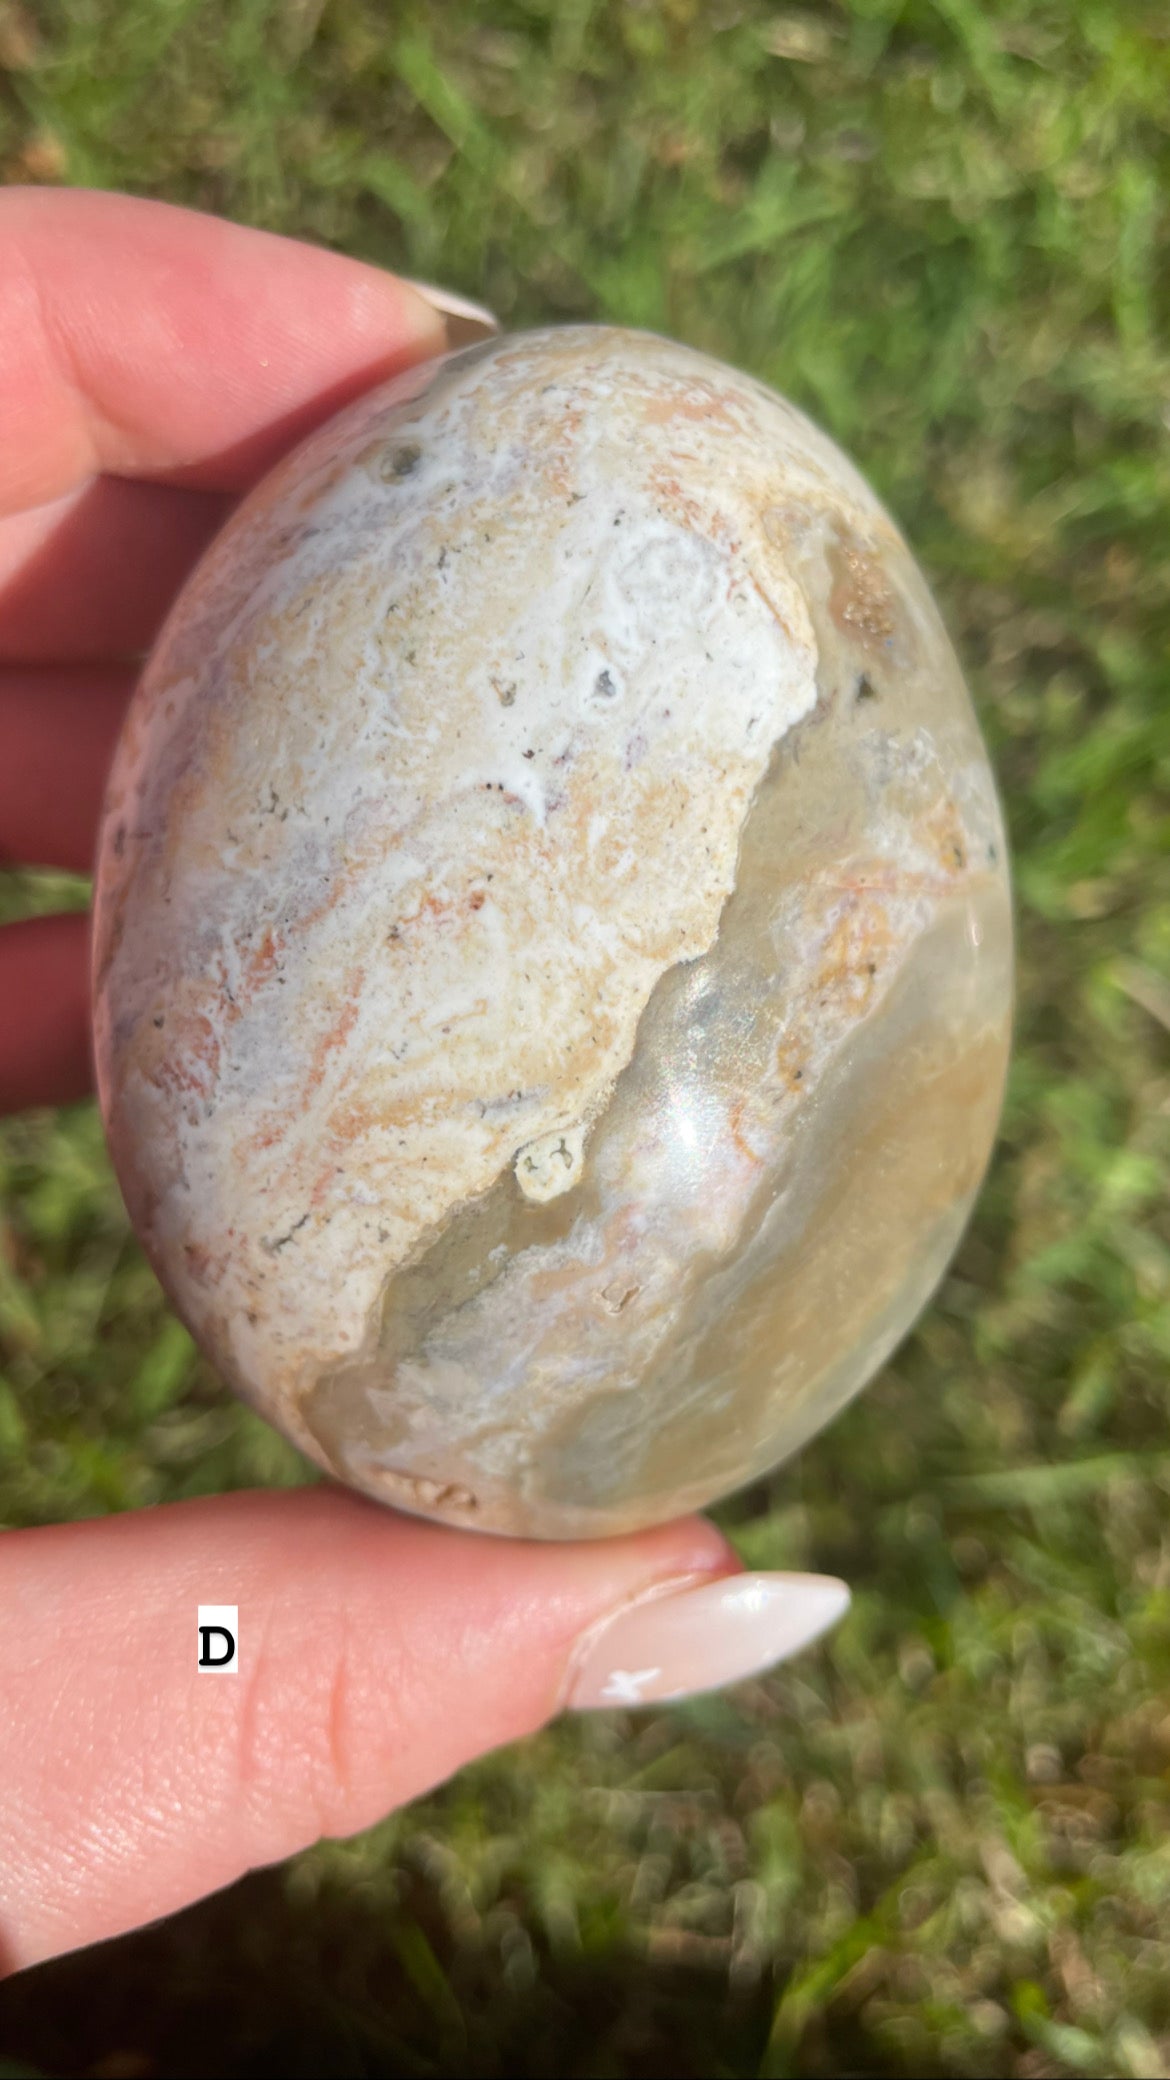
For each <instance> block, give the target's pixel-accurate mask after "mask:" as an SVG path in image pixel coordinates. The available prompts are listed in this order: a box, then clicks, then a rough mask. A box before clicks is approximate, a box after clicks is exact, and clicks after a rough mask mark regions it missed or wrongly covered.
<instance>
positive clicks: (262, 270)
mask: <svg viewBox="0 0 1170 2080" xmlns="http://www.w3.org/2000/svg"><path fill="white" fill-rule="evenodd" d="M445 344H446V331H445V328H444V324H443V320H442V318H441V316H440V315H439V313H438V312H437V311H436V310H435V309H434V307H433V305H431V304H430V303H428V302H427V301H426V300H425V299H424V298H423V297H422V296H420V295H419V294H418V292H417V291H416V290H414V289H412V288H410V287H409V286H408V285H407V284H406V283H404V282H401V281H399V280H398V279H397V278H396V277H395V276H393V275H389V274H385V273H383V272H382V271H381V270H380V269H379V268H375V267H369V266H366V265H365V264H364V263H363V262H360V261H356V260H348V259H345V258H343V257H342V256H341V255H339V254H336V253H330V252H327V251H325V250H323V249H321V248H318V247H314V246H307V245H301V244H299V243H297V242H295V241H293V240H289V239H283V238H277V237H275V236H274V235H273V234H272V233H270V232H262V231H251V230H245V229H244V228H242V227H241V226H239V225H236V224H227V223H224V222H223V221H222V220H221V219H219V218H217V217H207V216H202V215H200V214H198V213H197V212H195V211H191V210H183V209H177V208H174V207H173V206H171V205H170V204H167V203H161V202H149V201H142V200H138V199H135V198H133V197H130V196H126V195H106V194H98V193H91V192H87V191H78V190H73V191H70V190H67V189H66V190H50V189H43V188H11V189H8V190H7V191H5V193H3V194H2V195H0V396H3V398H4V400H5V412H6V417H7V420H8V424H9V425H10V426H12V427H17V428H19V430H20V438H19V440H12V439H9V440H6V441H5V442H4V443H3V444H2V446H0V513H4V512H8V513H11V512H17V511H20V510H21V509H22V508H23V507H26V506H36V505H43V504H45V503H46V502H47V501H48V500H50V499H55V498H60V497H62V496H63V495H64V493H65V492H67V491H69V490H70V489H71V488H72V487H73V486H75V485H77V484H80V483H82V482H84V480H85V479H86V478H88V477H91V476H94V475H96V474H98V473H99V472H100V471H103V470H104V471H107V472H109V473H111V474H113V475H117V476H141V475H148V476H153V477H159V478H166V479H168V480H170V481H172V482H178V483H185V484H194V485H198V486H200V487H201V488H203V489H206V490H213V491H238V490H240V489H241V488H242V487H243V486H244V485H246V484H247V483H249V482H250V481H251V480H252V479H253V478H254V477H255V476H256V475H257V474H258V473H259V472H260V471H261V470H262V469H264V468H265V467H266V465H267V464H269V463H270V462H272V461H273V460H274V459H275V457H276V456H277V455H278V454H280V453H281V452H282V451H283V450H284V449H285V448H287V447H288V446H289V445H290V444H291V442H292V441H293V440H295V439H297V438H298V437H299V436H300V435H301V434H302V433H304V432H307V430H308V429H309V427H310V426H312V425H315V424H317V423H318V422H319V421H320V420H321V419H323V418H325V417H326V416H327V415H328V414H329V412H331V411H333V410H335V409H336V407H337V406H338V405H340V404H341V403H342V402H343V401H344V400H345V399H347V398H349V397H352V396H355V395H356V394H357V393H358V392H359V391H360V390H362V389H364V388H367V387H368V386H369V384H371V383H372V382H374V381H376V380H377V379H378V378H379V377H380V376H383V375H389V374H391V373H392V372H393V371H395V370H397V369H400V368H405V367H407V366H409V365H410V364H411V363H413V362H415V361H418V360H421V359H424V358H425V357H426V356H428V355H432V354H437V353H441V352H442V351H443V349H444V346H445Z"/></svg>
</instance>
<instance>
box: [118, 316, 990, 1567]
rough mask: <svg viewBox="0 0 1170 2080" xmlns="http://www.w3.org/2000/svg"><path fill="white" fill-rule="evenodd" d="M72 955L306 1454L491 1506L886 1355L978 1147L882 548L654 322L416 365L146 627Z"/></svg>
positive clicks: (665, 1494) (226, 1305) (937, 801)
mask: <svg viewBox="0 0 1170 2080" xmlns="http://www.w3.org/2000/svg"><path fill="white" fill-rule="evenodd" d="M95 984H96V987H95V1000H96V1032H97V1052H98V1064H99V1082H100V1090H101V1097H102V1103H103V1107H104V1113H105V1118H106V1122H107V1128H108V1132H109V1137H110V1143H111V1147H112V1150H113V1154H114V1158H115V1161H116V1164H117V1167H118V1172H119V1176H120V1178H121V1181H122V1185H123V1189H124V1192H125V1195H126V1199H127V1202H128V1205H129V1208H130V1211H131V1215H132V1217H133V1219H134V1222H135V1224H136V1226H137V1228H138V1231H139V1233H140V1235H141V1236H142V1239H143V1242H144V1244H145V1246H146V1248H147V1250H148V1251H149V1253H150V1256H151V1258H152V1261H153V1263H154V1265H155V1267H156V1269H157V1271H158V1274H159V1276H160V1278H161V1279H162V1281H163V1283H164V1285H165V1287H166V1289H167V1291H168V1293H169V1294H170V1296H171V1298H172V1300H173V1302H174V1304H175V1306H176V1308H177V1309H178V1311H179V1313H180V1314H181V1315H182V1317H183V1319H184V1320H185V1321H186V1322H187V1323H188V1325H189V1326H190V1328H191V1330H192V1332H193V1334H194V1335H195V1336H196V1337H197V1339H198V1340H199V1341H200V1343H201V1344H202V1345H203V1346H204V1348H205V1349H206V1350H207V1351H208V1353H209V1354H210V1356H211V1358H212V1359H213V1361H214V1362H215V1364H216V1365H217V1366H218V1367H219V1369H220V1370H221V1372H222V1373H223V1375H224V1376H225V1377H226V1378H227V1379H228V1380H229V1381H230V1382H231V1383H232V1384H233V1385H234V1386H235V1387H236V1388H237V1389H238V1391H239V1392H241V1393H242V1394H244V1395H245V1396H246V1397H247V1398H248V1399H249V1400H250V1401H252V1402H254V1403H255V1405H256V1406H257V1407H258V1408H260V1409H262V1410H263V1411H264V1412H265V1413H266V1414H267V1415H268V1416H270V1417H271V1419H272V1420H273V1421H274V1422H276V1423H278V1424H279V1425H280V1427H281V1428H282V1429H283V1430H284V1431H285V1432H286V1433H287V1435H288V1436H290V1437H291V1438H292V1439H293V1440H294V1441H295V1442H296V1443H297V1444H298V1445H299V1446H300V1447H301V1448H302V1450H304V1451H305V1452H307V1453H308V1454H309V1455H310V1456H311V1457H312V1458H314V1459H315V1460H316V1461H317V1462H318V1463H319V1464H320V1465H321V1466H323V1467H325V1468H326V1469H327V1470H329V1471H330V1472H332V1473H334V1474H336V1475H338V1476H339V1477H340V1478H342V1479H343V1480H346V1481H349V1482H351V1483H353V1484H354V1485H355V1486H357V1487H359V1488H362V1489H364V1490H365V1491H366V1492H368V1493H369V1494H371V1495H374V1496H377V1497H379V1498H381V1499H383V1500H385V1501H387V1502H391V1503H395V1504H398V1505H400V1506H402V1507H404V1508H407V1509H411V1510H415V1511H420V1512H422V1513H424V1514H427V1515H431V1516H435V1517H438V1518H441V1519H443V1520H445V1521H448V1522H451V1523H458V1524H464V1525H479V1526H482V1527H483V1528H485V1529H487V1530H494V1531H507V1532H520V1533H526V1534H530V1535H534V1536H539V1537H559V1536H573V1535H594V1534H600V1533H606V1532H613V1531H619V1530H624V1529H627V1528H630V1527H632V1526H636V1525H641V1524H646V1523H650V1522H654V1521H657V1520H659V1519H662V1518H665V1517H667V1516H670V1515H673V1514H674V1513H676V1512H677V1511H679V1510H682V1509H686V1508H690V1507H693V1506H696V1505H702V1504H704V1503H707V1502H709V1501H711V1500H712V1499H713V1498H714V1497H716V1496H718V1495H720V1494H722V1493H724V1492H726V1491H728V1490H730V1489H732V1488H734V1487H736V1486H738V1485H740V1484H741V1483H743V1482H745V1481H747V1480H749V1479H751V1478H753V1477H754V1476H756V1475H758V1474H760V1473H762V1472H763V1471H765V1470H766V1469H767V1468H768V1467H770V1466H771V1465H773V1464H774V1463H776V1461H778V1460H779V1459H781V1458H782V1457H783V1456H784V1455H785V1454H787V1453H789V1452H791V1451H792V1450H794V1449H795V1448H796V1447H797V1446H798V1445H799V1444H800V1443H801V1442H802V1441H803V1440H804V1439H805V1438H806V1437H808V1436H809V1435H810V1433H811V1432H812V1431H814V1430H815V1429H816V1428H818V1427H819V1426H820V1425H821V1424H823V1423H824V1422H826V1421H827V1420H828V1419H829V1417H830V1416H831V1415H832V1414H833V1413H834V1411H835V1410H836V1409H838V1408H839V1407H840V1406H841V1405H842V1404H843V1403H844V1402H845V1401H846V1400H847V1399H848V1397H849V1396H850V1395H852V1394H854V1393H855V1392H856V1391H857V1390H858V1389H859V1388H860V1387H861V1386H862V1385H864V1383H865V1381H866V1380H867V1379H868V1378H869V1377H871V1375H872V1374H873V1372H874V1371H875V1369H876V1368H877V1367H878V1366H879V1365H880V1364H881V1363H882V1361H883V1359H884V1358H885V1357H886V1356H887V1355H888V1353H889V1352H890V1351H891V1349H892V1348H893V1347H894V1345H895V1344H896V1343H897V1342H898V1340H899V1339H900V1338H901V1337H902V1336H903V1335H904V1333H905V1331H906V1330H907V1328H908V1327H909V1325H910V1324H911V1322H912V1321H913V1319H914V1317H915V1315H916V1314H917V1313H918V1312H919V1310H920V1309H921V1308H922V1306H923V1305H924V1304H925V1302H926V1301H927V1299H928V1298H929V1296H930V1294H931V1292H932V1290H933V1289H934V1287H935V1286H936V1284H937V1282H938V1280H939V1278H940V1277H941V1275H942V1273H943V1271H944V1269H945V1267H946V1264H947V1262H948V1260H949V1258H950V1256H951V1254H952V1252H953V1250H954V1248H955V1245H956V1242H957V1240H958V1238H959V1236H960V1233H961V1231H962V1228H963V1225H964V1223H965V1221H966V1219H967V1215H968V1212H969V1210H970V1207H971V1205H972V1202H973V1199H974V1196H975V1193H976V1191H977V1189H978V1186H979V1182H980V1178H981V1176H982V1173H983V1170H984V1167H985V1164H986V1161H987V1158H988V1153H989V1150H990V1147H991V1143H992V1139H993V1135H994V1132H995V1125H996V1120H997V1117H998V1112H999V1106H1000V1100H1001V1093H1002V1086H1003V1078H1004V1069H1005V1062H1006V1057H1007V1050H1008V1041H1009V1027H1010V1008H1011V912H1010V899H1009V889H1008V879H1007V870H1006V859H1005V848H1004V838H1003V831H1002V827H1001V820H1000V814H999V809H998V805H997V802H996V797H995V790H994V787H993V784H992V779H991V775H990V771H989V768H988V763H987V758H986V754H985V752H984V749H983V745H982V743H981V740H980V736H979V732H978V728H977V725H976V722H975V719H974V716H973V713H972V709H971V706H970V702H969V700H968V697H967V694H966V691H965V689H964V686H963V682H962V678H961V675H960V672H959V669H958V666H957V664H956V661H955V657H954V654H953V652H952V650H951V647H950V644H949V643H948V641H947V638H946V635H945V633H944V630H943V628H942V625H941V622H940V620H939V617H938V614H937V612H936V610H935V608H934V606H933V604H932V602H931V599H930V596H929V593H928V591H927V588H926V585H925V583H924V581H923V578H922V576H921V574H920V572H919V571H918V569H917V567H916V565H915V564H914V562H913V559H912V558H911V557H910V555H909V553H908V551H907V549H906V547H905V545H904V543H903V541H902V539H901V537H900V536H899V534H898V532H897V530H896V529H895V527H894V526H893V524H892V522H891V521H890V519H889V517H888V516H887V514H886V513H885V512H884V510H883V509H882V508H881V506H880V505H879V504H878V503H877V501H876V500H875V498H874V497H873V494H872V493H871V492H870V491H869V490H868V488H867V487H866V485H865V484H864V482H863V481H862V479H861V478H860V477H859V476H858V475H857V473H856V471H855V470H854V469H853V468H852V466H851V465H850V464H849V463H848V462H847V461H846V460H845V458H844V457H843V456H842V455H841V453H840V452H839V451H838V450H837V449H836V448H835V447H834V446H833V445H832V443H831V442H830V441H828V440H827V439H826V437H825V436H824V435H823V434H822V433H820V432H818V431H817V430H816V429H815V428H814V427H813V426H812V425H811V424H810V423H809V422H808V421H807V420H806V419H805V418H804V417H803V416H802V415H801V414H800V413H798V412H797V411H795V410H794V409H793V408H792V407H791V406H790V405H788V404H786V403H785V402H784V401H783V400H781V399H780V398H778V397H776V396H775V395H774V394H773V393H771V392H770V391H768V390H766V389H764V388H763V386H762V385H760V384H758V383H756V382H754V381H752V380H751V379H750V378H748V377H745V376H741V375H738V374H735V373H734V372H733V371H732V370H730V369H728V368H725V367H723V366H722V365H720V364H719V363H717V362H713V361H711V360H708V359H707V358H705V357H704V356H702V355H699V354H697V353H694V352H692V351H690V350H688V349H686V348H683V347H680V346H676V345H672V344H670V343H668V342H667V341H664V340H660V339H657V338H654V337H652V336H649V335H645V334H639V333H632V332H625V331H619V330H616V329H608V328H592V327H568V328H564V329H559V330H551V331H545V332H538V333H531V334H526V335H518V336H514V337H504V338H501V339H497V340H492V341H490V342H488V343H486V344H484V345H481V346H478V347H473V348H471V349H469V350H468V351H466V352H464V353H462V354H458V355H455V356H452V357H449V358H448V359H447V360H445V361H442V362H439V363H432V364H430V365H429V366H427V367H425V368H423V369H421V370H417V369H416V370H414V371H412V372H411V373H410V374H409V375H408V376H406V377H404V378H399V379H398V380H396V381H395V382H393V383H391V384H390V385H388V386H386V387H385V388H383V389H381V390H378V391H375V392H373V393H372V394H371V395H370V396H368V397H366V398H364V399H362V400H361V401H360V402H359V403H358V404H356V405H354V406H351V407H350V408H349V409H348V410H347V411H345V412H343V413H342V414H341V415H340V417H339V418H337V419H336V420H334V421H333V422H332V423H331V424H330V425H329V426H327V427H326V428H325V429H323V431H321V432H320V433H318V434H317V435H315V436H314V437H313V438H312V439H311V440H310V441H309V442H308V443H307V444H306V446H305V447H303V448H302V449H301V450H299V451H298V452H297V453H296V454H295V455H294V456H292V457H291V458H290V459H289V460H288V461H286V462H285V463H284V464H282V465H281V466H280V467H279V468H278V469H277V471H276V472H275V473H274V475H273V476H271V477H270V478H269V479H268V480H267V481H266V482H265V483H264V484H263V485H261V486H260V488H259V489H258V490H257V491H256V492H254V493H253V494H252V496H251V497H250V498H249V499H248V500H247V501H246V502H245V504H244V505H243V507H242V508H241V509H240V511H239V512H238V513H237V514H236V515H235V516H234V517H233V519H232V520H231V521H230V522H229V524H228V526H227V528H226V529H225V531H224V532H223V534H222V535H221V536H220V537H219V539H218V540H217V542H216V543H215V544H214V545H213V547H212V549H211V551H210V553H209V554H208V556H207V557H206V558H205V560H204V562H203V563H202V565H201V566H200V568H199V570H198V571H197V573H196V575H195V576H194V578H193V579H192V581H191V582H190V584H189V585H188V587H187V588H186V590H185V592H184V593H183V595H182V597H181V599H180V601H179V603H178V605H177V607H176V608H175V610H174V612H173V613H172V615H171V617H170V620H169V622H168V625H167V627H166V629H165V631H164V633H163V636H162V638H161V640H160V642H159V643H158V645H157V647H156V650H155V653H154V656H153V658H152V660H151V663H150V666H149V668H148V670H147V673H146V675H145V678H144V681H143V684H142V686H141V688H140V690H139V692H138V694H137V696H136V699H135V701H134V703H133V705H132V708H131V712H130V716H129V719H128V722H127V726H126V730H125V734H124V737H123V741H122V744H121V747H120V750H119V754H118V757H117V760H116V764H115V771H114V777H113V781H112V785H111V790H110V795H109V799H108V806H107V813H106V818H105V825H104V830H103V838H102V849H101V859H100V866H99V880H98V902H97V926H96V939H95Z"/></svg>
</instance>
